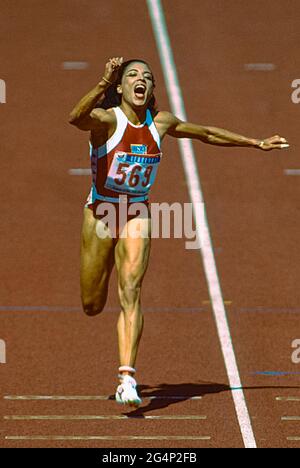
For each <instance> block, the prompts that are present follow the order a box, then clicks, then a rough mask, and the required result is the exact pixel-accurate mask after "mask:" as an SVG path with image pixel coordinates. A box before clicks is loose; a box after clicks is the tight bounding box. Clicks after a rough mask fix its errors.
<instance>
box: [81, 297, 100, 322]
mask: <svg viewBox="0 0 300 468" xmlns="http://www.w3.org/2000/svg"><path fill="white" fill-rule="evenodd" d="M105 304H106V297H104V298H101V299H100V300H99V299H98V300H91V299H84V298H82V308H83V312H84V313H85V314H86V315H88V316H89V317H94V316H95V315H99V314H101V312H102V311H103V309H104V307H105Z"/></svg>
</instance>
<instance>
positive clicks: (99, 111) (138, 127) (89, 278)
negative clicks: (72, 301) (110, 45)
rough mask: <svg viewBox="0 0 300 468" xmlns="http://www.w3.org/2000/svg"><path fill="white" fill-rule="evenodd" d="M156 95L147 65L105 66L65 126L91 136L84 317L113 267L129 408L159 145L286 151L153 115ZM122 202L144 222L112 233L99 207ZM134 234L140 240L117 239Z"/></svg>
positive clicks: (274, 142)
mask: <svg viewBox="0 0 300 468" xmlns="http://www.w3.org/2000/svg"><path fill="white" fill-rule="evenodd" d="M154 89H155V81H154V76H153V73H152V71H151V68H150V67H149V65H148V64H147V63H146V62H144V61H143V60H139V59H134V60H129V61H127V62H123V58H122V57H121V58H120V57H114V58H111V59H109V61H108V62H107V63H106V66H105V70H104V74H103V76H102V78H101V80H100V82H99V83H98V84H97V85H96V86H95V87H94V88H93V89H92V90H91V91H90V92H89V93H88V94H86V95H85V96H84V97H83V98H82V99H81V100H80V101H79V102H78V104H77V105H76V106H75V107H74V109H73V110H72V112H71V114H70V118H69V122H70V123H71V124H72V125H75V126H76V127H77V128H79V129H80V130H86V131H90V156H91V166H92V176H93V180H92V188H91V192H90V195H89V197H88V200H87V203H86V205H85V207H84V213H83V226H82V241H81V271H80V282H81V299H82V305H83V310H84V312H85V313H86V314H87V315H89V316H95V315H97V314H100V312H101V311H102V310H103V308H104V306H105V303H106V299H107V292H108V284H109V278H110V274H111V272H112V269H113V266H114V265H116V269H117V274H118V294H119V301H120V307H121V313H120V316H119V320H118V324H117V332H118V345H119V359H120V367H119V385H118V387H117V391H116V401H117V402H118V403H121V404H129V405H130V406H135V407H137V406H139V405H140V404H141V399H140V397H139V395H138V392H137V384H136V380H135V378H134V377H135V372H136V371H135V363H136V358H137V352H138V347H139V343H140V339H141V336H142V331H143V323H144V319H143V314H142V310H141V300H140V298H141V287H142V282H143V278H144V275H145V273H146V270H147V265H148V260H149V253H150V243H151V218H150V210H149V209H148V208H149V207H148V194H149V190H150V189H151V186H152V185H153V182H154V180H155V175H156V172H157V168H158V165H159V162H160V160H161V157H162V153H161V142H162V140H163V138H164V137H165V136H166V135H170V136H172V137H175V138H193V139H196V140H200V141H202V142H203V143H208V144H211V145H219V146H237V147H242V146H247V147H249V148H255V149H259V150H262V151H270V150H273V149H282V148H288V147H289V145H288V142H287V140H286V139H285V138H283V137H280V136H279V135H275V136H272V137H270V138H266V139H263V140H262V139H255V138H247V137H244V136H241V135H238V134H236V133H232V132H231V131H228V130H223V129H220V128H215V127H210V126H209V127H207V126H203V125H199V124H193V123H188V122H184V121H181V120H180V119H178V118H177V117H176V116H174V115H172V114H171V113H170V112H166V111H158V110H157V109H156V103H155V97H154V94H153V93H154ZM124 196H125V197H127V203H128V207H132V205H133V206H135V204H140V203H142V204H143V205H145V207H146V215H145V211H143V213H144V214H143V216H138V215H132V214H131V215H130V214H128V215H127V218H126V220H125V223H124V224H123V225H119V223H118V222H117V223H116V226H115V228H116V230H115V232H114V233H113V232H111V230H110V229H109V226H107V224H105V223H104V219H103V210H102V211H101V206H102V208H103V204H107V203H110V204H112V205H113V206H114V207H116V211H117V212H118V210H119V209H120V202H121V201H122V197H123V198H124ZM105 206H107V205H105ZM117 218H118V217H117ZM102 219H103V221H102ZM126 229H127V231H124V230H126ZM132 229H133V231H132ZM137 230H138V231H139V232H140V233H141V235H140V236H136V235H134V236H131V235H128V234H127V235H122V234H124V232H125V233H126V232H127V233H128V232H135V233H136V232H137ZM101 233H102V234H103V233H104V234H105V235H102V234H101ZM105 236H106V237H105Z"/></svg>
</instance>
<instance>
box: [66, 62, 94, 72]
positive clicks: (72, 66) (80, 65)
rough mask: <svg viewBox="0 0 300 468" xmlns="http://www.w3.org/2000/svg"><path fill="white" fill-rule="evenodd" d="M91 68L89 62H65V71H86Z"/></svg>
mask: <svg viewBox="0 0 300 468" xmlns="http://www.w3.org/2000/svg"><path fill="white" fill-rule="evenodd" d="M88 67H89V62H63V63H62V68H63V70H86V69H87V68H88Z"/></svg>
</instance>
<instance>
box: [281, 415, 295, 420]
mask: <svg viewBox="0 0 300 468" xmlns="http://www.w3.org/2000/svg"><path fill="white" fill-rule="evenodd" d="M281 421H300V416H282V417H281Z"/></svg>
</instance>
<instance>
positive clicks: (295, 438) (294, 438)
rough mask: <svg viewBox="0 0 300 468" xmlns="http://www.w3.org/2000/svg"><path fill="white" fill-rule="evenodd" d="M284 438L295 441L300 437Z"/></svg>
mask: <svg viewBox="0 0 300 468" xmlns="http://www.w3.org/2000/svg"><path fill="white" fill-rule="evenodd" d="M286 440H290V441H294V442H297V441H299V440H300V437H287V438H286Z"/></svg>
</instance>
